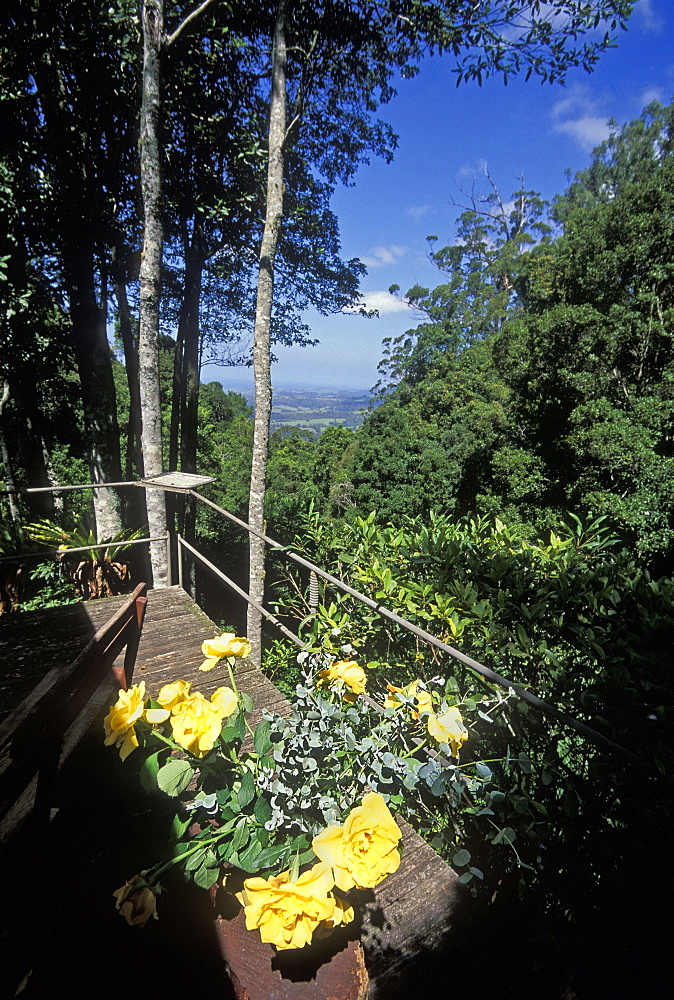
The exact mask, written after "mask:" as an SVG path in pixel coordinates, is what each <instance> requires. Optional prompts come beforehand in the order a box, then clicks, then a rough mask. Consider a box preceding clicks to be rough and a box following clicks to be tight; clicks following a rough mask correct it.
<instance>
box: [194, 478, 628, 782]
mask: <svg viewBox="0 0 674 1000" xmlns="http://www.w3.org/2000/svg"><path fill="white" fill-rule="evenodd" d="M190 493H191V494H192V495H193V496H195V497H197V498H198V499H199V500H201V501H202V502H203V503H205V504H207V506H209V507H212V508H213V509H214V510H216V511H218V512H219V513H220V514H223V515H224V516H225V517H226V518H228V519H229V520H230V521H232V522H233V523H234V524H238V525H239V526H240V527H242V528H244V529H245V530H246V531H248V532H249V533H250V534H254V535H257V537H258V538H261V539H262V541H264V542H266V543H267V545H270V546H271V547H272V548H274V549H276V550H277V551H283V553H284V555H285V556H287V557H288V559H292V560H293V562H296V563H297V564H298V565H299V566H303V567H304V568H305V569H308V570H309V571H310V572H313V573H315V574H316V575H317V576H320V577H322V579H324V580H326V581H327V582H328V583H330V584H332V586H333V587H337V588H338V589H339V590H342V591H343V592H344V593H345V594H349V595H350V596H351V597H355V598H356V600H358V601H361V603H363V604H365V605H366V606H367V607H368V608H371V609H372V610H373V611H376V612H377V613H378V614H380V615H381V616H382V617H383V618H388V619H389V621H392V622H395V624H396V625H399V626H401V627H402V628H404V629H406V630H407V631H408V632H411V633H412V634H413V635H416V636H418V638H420V639H423V640H424V642H427V643H428V644H429V645H431V646H434V647H435V648H436V649H439V650H441V651H442V652H443V653H447V654H448V655H449V656H451V657H453V659H455V660H458V661H459V662H460V663H463V664H464V665H465V666H467V667H468V668H469V669H470V670H473V671H474V672H475V673H478V674H480V675H481V676H482V677H484V678H485V679H486V680H488V681H491V682H492V683H494V684H498V685H500V686H501V687H504V688H506V689H507V690H512V691H514V692H515V694H516V695H517V696H518V697H519V698H521V699H522V700H523V701H526V702H527V703H528V704H529V705H531V706H532V707H533V708H536V709H538V710H539V711H540V712H543V713H544V714H545V715H549V716H550V717H551V718H553V719H555V720H556V721H557V722H561V723H563V724H564V725H567V726H569V727H570V728H571V729H574V730H575V731H576V732H577V733H579V734H580V735H581V736H583V737H584V738H585V739H587V740H589V741H590V742H592V743H594V744H595V745H598V746H601V747H603V748H604V749H605V750H609V751H611V752H612V753H615V754H617V755H618V756H620V757H624V758H625V759H627V760H630V761H631V762H632V763H633V764H634V763H638V764H641V765H646V764H647V762H646V761H645V760H644V759H643V757H639V756H638V755H637V754H635V753H632V751H631V750H627V749H626V747H623V746H621V745H620V744H619V743H616V742H615V741H614V740H612V739H610V738H609V737H608V736H604V734H603V733H600V732H598V731H597V730H596V729H593V728H592V727H591V726H588V725H587V724H586V723H585V722H581V721H580V720H579V719H575V718H574V717H573V716H571V715H567V713H566V712H562V711H560V709H558V708H557V707H556V706H555V705H551V704H550V702H547V701H544V700H543V699H542V698H539V697H538V695H535V694H533V693H532V692H531V691H529V690H527V688H525V687H523V686H522V685H521V684H518V683H517V682H516V681H511V680H509V679H508V678H507V677H503V676H501V674H497V673H495V671H493V670H491V669H490V668H489V667H485V666H484V664H482V663H479V662H478V661H477V660H474V659H473V658H472V657H470V656H466V654H465V653H462V652H461V651H460V650H458V649H455V648H454V647H453V646H450V645H449V644H448V643H446V642H443V641H442V639H438V638H437V637H436V636H434V635H431V634H430V632H426V631H425V630H424V629H422V628H419V626H418V625H415V624H414V622H411V621H408V620H407V618H402V617H401V616H400V615H398V614H396V613H395V611H389V609H388V608H386V607H385V606H384V605H383V604H379V603H378V602H377V601H374V600H372V598H371V597H368V596H367V594H361V593H360V591H358V590H356V589H355V588H354V587H350V586H349V584H348V583H344V581H343V580H339V579H338V578H337V577H336V576H333V575H332V574H331V573H328V572H326V570H324V569H321V568H320V566H316V565H315V564H314V563H312V562H310V561H309V560H308V559H305V558H304V557H303V556H300V555H298V554H297V553H296V552H292V551H291V550H290V549H288V547H287V546H285V545H281V543H280V542H277V541H275V540H274V539H273V538H270V537H269V536H268V535H265V534H264V533H263V532H261V531H258V530H257V529H255V528H251V526H250V525H248V524H246V522H245V521H242V520H241V519H240V518H238V517H236V516H235V515H234V514H230V512H229V511H226V510H225V509H224V508H223V507H218V505H217V504H215V503H213V501H212V500H208V499H207V498H206V497H203V496H201V494H200V493H197V492H196V491H195V490H190Z"/></svg>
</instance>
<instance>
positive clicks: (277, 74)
mask: <svg viewBox="0 0 674 1000" xmlns="http://www.w3.org/2000/svg"><path fill="white" fill-rule="evenodd" d="M285 20H286V4H285V0H280V3H279V6H278V10H277V14H276V23H275V26H274V41H273V45H272V70H271V93H270V99H269V156H268V161H267V205H266V211H265V220H264V231H263V234H262V245H261V247H260V262H259V269H258V280H257V301H256V305H255V330H254V335H253V373H254V376H255V426H254V431H253V464H252V469H251V477H250V499H249V504H248V523H249V524H250V526H251V527H252V528H255V529H257V530H258V531H263V530H264V494H265V485H266V478H267V452H268V449H269V421H270V418H271V396H272V390H271V356H270V355H271V351H270V344H271V314H272V304H273V299H274V260H275V257H276V248H277V246H278V239H279V232H280V229H281V220H282V218H283V171H284V150H283V143H284V140H285V132H286V40H285ZM249 537H250V555H249V584H248V590H249V593H250V596H251V597H252V598H253V599H254V600H255V601H257V602H258V604H261V603H262V599H263V596H264V542H263V541H262V540H261V539H259V538H257V537H256V536H255V535H250V536H249ZM248 640H249V642H250V644H251V659H252V660H253V662H254V663H255V664H256V665H258V666H259V665H260V662H261V659H262V618H261V616H260V613H259V612H258V611H256V610H255V608H253V607H252V606H251V605H249V606H248Z"/></svg>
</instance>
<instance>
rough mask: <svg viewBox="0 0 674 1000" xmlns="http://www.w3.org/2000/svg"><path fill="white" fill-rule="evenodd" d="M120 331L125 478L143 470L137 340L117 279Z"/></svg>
mask: <svg viewBox="0 0 674 1000" xmlns="http://www.w3.org/2000/svg"><path fill="white" fill-rule="evenodd" d="M115 293H116V296H117V311H118V316H119V331H120V334H121V337H122V346H123V347H124V366H125V368H126V382H127V385H128V387H129V427H128V430H127V436H126V461H125V474H126V478H127V479H132V478H133V476H134V475H139V474H141V473H142V469H143V452H142V449H141V444H140V439H141V417H140V386H139V385H138V344H137V343H136V338H135V337H134V335H133V329H132V326H131V311H130V309H129V300H128V298H127V294H126V284H125V283H124V281H122V280H119V281H117V284H116V286H115Z"/></svg>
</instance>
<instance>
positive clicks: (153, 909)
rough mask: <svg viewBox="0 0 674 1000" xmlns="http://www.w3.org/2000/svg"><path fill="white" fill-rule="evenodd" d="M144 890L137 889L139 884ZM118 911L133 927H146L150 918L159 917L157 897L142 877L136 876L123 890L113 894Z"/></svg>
mask: <svg viewBox="0 0 674 1000" xmlns="http://www.w3.org/2000/svg"><path fill="white" fill-rule="evenodd" d="M139 883H140V885H141V886H142V888H139V889H135V890H134V888H133V887H134V885H136V884H139ZM113 896H114V897H115V899H116V900H117V904H116V906H117V909H118V910H119V912H120V913H121V914H122V916H123V917H124V919H125V920H126V922H127V924H129V925H130V926H131V927H144V926H145V924H146V923H147V922H148V920H149V919H150V917H154V919H155V920H157V919H158V917H157V897H156V896H155V894H154V892H153V891H152V889H151V888H150V887H149V885H145V884H144V883H143V879H142V878H141V876H140V875H134V877H133V878H132V879H129V881H128V882H125V883H124V885H123V886H122V888H121V889H117V891H116V892H114V893H113Z"/></svg>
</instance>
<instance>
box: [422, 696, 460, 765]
mask: <svg viewBox="0 0 674 1000" xmlns="http://www.w3.org/2000/svg"><path fill="white" fill-rule="evenodd" d="M426 726H427V727H428V732H429V734H430V735H431V736H432V737H433V739H434V740H437V742H438V743H448V744H449V745H450V747H451V748H452V753H453V755H454V756H455V757H458V756H459V751H460V749H461V744H462V743H465V742H466V740H467V739H468V730H467V729H466V727H465V726H464V724H463V719H462V718H461V713H460V712H459V710H458V708H448V709H447V711H446V712H443V713H442V715H429V716H428V719H427V720H426Z"/></svg>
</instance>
